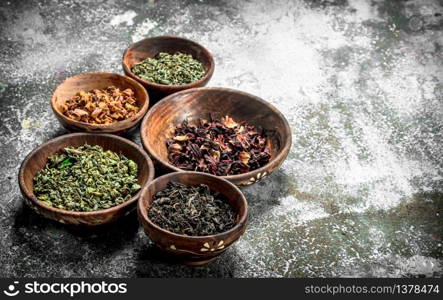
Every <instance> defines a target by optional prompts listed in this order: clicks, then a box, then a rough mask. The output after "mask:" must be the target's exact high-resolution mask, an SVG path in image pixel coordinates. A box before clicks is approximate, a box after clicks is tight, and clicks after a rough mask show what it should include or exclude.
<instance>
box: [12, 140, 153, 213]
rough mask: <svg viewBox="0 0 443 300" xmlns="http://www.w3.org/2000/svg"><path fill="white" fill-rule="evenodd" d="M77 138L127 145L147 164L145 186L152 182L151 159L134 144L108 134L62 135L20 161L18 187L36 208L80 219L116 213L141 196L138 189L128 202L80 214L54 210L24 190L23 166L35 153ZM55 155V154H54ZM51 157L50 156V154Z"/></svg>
mask: <svg viewBox="0 0 443 300" xmlns="http://www.w3.org/2000/svg"><path fill="white" fill-rule="evenodd" d="M77 136H97V137H107V138H111V139H115V140H118V141H119V142H122V143H126V144H127V145H129V146H130V147H133V148H135V149H136V150H137V151H138V152H139V153H140V154H141V155H142V156H143V158H144V160H145V161H146V162H147V164H148V170H149V176H148V179H147V182H146V184H148V183H150V182H152V180H153V179H154V176H155V174H154V173H155V169H154V164H153V163H152V160H151V158H150V157H149V156H148V155H147V153H146V152H145V151H143V149H142V148H141V147H140V146H138V145H137V144H136V143H134V142H132V141H130V140H128V139H125V138H122V137H120V136H117V135H114V134H108V133H101V134H96V133H87V132H77V133H69V134H64V135H61V136H59V137H56V138H53V139H50V140H48V141H46V142H45V143H43V144H41V145H39V146H37V147H36V148H35V149H34V150H32V151H31V152H30V153H29V154H28V155H26V157H25V159H24V160H23V161H22V163H21V165H20V170H19V173H18V179H19V180H18V181H19V187H20V190H21V192H22V193H23V194H24V196H25V197H26V198H28V199H30V200H31V201H32V202H33V203H34V204H36V205H37V206H39V207H41V208H43V209H45V210H49V211H51V212H53V213H56V214H61V215H65V216H72V217H81V216H94V215H101V214H106V213H109V212H114V211H118V210H120V209H122V208H124V207H126V206H129V205H131V204H133V203H134V202H136V201H137V200H138V198H139V197H140V195H141V191H142V189H140V190H139V191H138V192H137V193H136V194H135V195H133V196H132V197H131V198H130V199H129V200H127V201H125V202H123V203H120V204H118V205H116V206H112V207H110V208H106V209H100V210H95V211H87V212H81V211H71V210H66V209H61V208H56V207H53V206H50V205H47V204H45V203H42V202H41V201H39V200H38V199H37V198H36V197H35V195H34V191H33V190H32V191H30V190H29V189H28V188H26V185H25V179H24V172H25V166H26V165H28V164H29V163H32V161H31V157H32V156H33V155H34V154H36V153H37V152H39V151H41V150H42V149H44V148H46V147H47V146H49V145H52V144H54V143H56V142H58V141H60V140H65V139H71V138H73V137H77ZM54 153H55V152H54ZM50 155H51V154H50Z"/></svg>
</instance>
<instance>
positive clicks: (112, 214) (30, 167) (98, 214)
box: [18, 133, 154, 227]
mask: <svg viewBox="0 0 443 300" xmlns="http://www.w3.org/2000/svg"><path fill="white" fill-rule="evenodd" d="M86 143H87V144H89V145H99V146H101V147H103V148H104V149H105V150H111V151H113V152H115V153H119V154H120V153H121V154H123V155H124V156H126V157H127V158H129V159H131V160H133V161H134V162H135V163H136V164H137V166H138V174H137V175H138V184H139V185H140V186H142V188H143V186H144V185H146V184H147V183H149V182H151V181H152V180H153V179H154V166H153V164H152V161H151V159H150V158H149V156H148V155H146V153H145V152H144V151H143V149H141V148H140V147H139V146H137V145H136V144H135V143H133V142H131V141H129V140H126V139H124V138H121V137H119V136H116V135H112V134H92V133H71V134H67V135H63V136H60V137H58V138H55V139H52V140H50V141H48V142H46V143H44V144H43V145H41V146H39V147H37V148H36V149H34V150H33V151H32V152H31V153H30V154H28V156H27V157H26V158H25V159H24V161H23V162H22V165H21V167H20V171H19V175H18V180H19V186H20V190H21V192H22V194H23V196H24V200H25V202H26V204H28V205H29V206H30V207H31V208H32V209H33V210H34V211H36V212H37V213H39V214H41V215H43V216H45V217H47V218H50V219H53V220H56V221H58V222H61V223H65V224H72V225H81V226H84V227H88V226H90V227H92V226H97V225H103V224H106V223H110V222H113V221H115V220H117V219H118V218H120V217H122V216H124V215H127V214H129V213H130V212H131V211H132V210H134V209H135V207H136V202H137V200H138V198H139V196H140V193H141V191H139V192H138V193H137V194H136V195H134V196H133V197H132V198H131V199H130V200H128V201H126V202H124V203H122V204H119V205H117V206H114V207H111V208H108V209H103V210H98V211H93V212H74V211H67V210H63V209H58V208H54V207H52V206H49V205H46V204H44V203H42V202H41V201H38V200H37V198H36V197H35V195H34V192H33V179H34V177H35V176H36V175H37V173H38V172H39V171H40V170H41V169H43V167H44V166H45V165H46V163H47V158H48V157H49V156H50V155H52V154H54V153H57V152H59V151H61V150H62V149H63V148H65V147H67V146H74V147H79V146H82V145H84V144H86Z"/></svg>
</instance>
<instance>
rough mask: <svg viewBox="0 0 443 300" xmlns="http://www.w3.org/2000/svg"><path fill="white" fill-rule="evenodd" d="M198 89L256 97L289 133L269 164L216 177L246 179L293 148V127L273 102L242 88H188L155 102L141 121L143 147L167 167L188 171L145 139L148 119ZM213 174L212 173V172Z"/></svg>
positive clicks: (175, 170)
mask: <svg viewBox="0 0 443 300" xmlns="http://www.w3.org/2000/svg"><path fill="white" fill-rule="evenodd" d="M198 91H225V92H230V93H234V94H241V95H243V96H246V97H249V98H252V99H254V100H255V101H258V102H260V103H262V104H264V105H265V106H266V107H268V108H269V109H271V110H272V111H273V112H274V113H275V114H277V115H278V116H279V118H280V119H281V120H282V121H283V124H284V131H285V133H286V134H287V136H288V138H287V139H286V140H285V141H283V147H282V148H281V150H280V151H279V152H278V153H277V155H275V156H271V159H270V160H269V162H268V163H267V164H265V165H264V166H262V167H260V168H258V169H255V170H252V171H249V172H246V173H241V174H236V175H227V176H216V177H220V178H224V179H227V180H242V179H244V177H250V176H255V175H256V174H259V173H262V172H266V171H267V169H268V166H270V165H271V164H273V163H278V162H279V161H281V160H283V159H284V158H285V157H286V155H287V154H288V153H289V150H290V148H291V145H292V133H291V128H290V126H289V123H288V121H287V120H286V118H285V116H284V115H283V114H282V113H281V112H280V111H279V110H278V109H277V108H276V107H275V106H273V105H272V104H271V103H269V102H267V101H265V100H263V99H261V98H260V97H258V96H255V95H252V94H250V93H247V92H243V91H240V90H236V89H231V88H222V87H197V88H192V89H187V90H183V91H180V92H177V93H174V94H171V95H169V96H166V97H164V98H163V99H161V100H160V101H158V102H157V103H155V104H154V105H153V106H152V107H151V109H149V111H148V112H147V113H146V115H145V116H144V118H143V121H142V123H141V126H140V137H141V141H142V144H143V147H144V148H145V149H146V150H147V152H148V153H149V155H150V156H152V157H153V158H154V159H155V160H156V161H158V162H159V163H160V164H161V165H162V166H164V167H166V168H167V169H170V170H171V169H172V170H173V171H174V172H187V171H186V170H182V169H180V168H178V167H176V166H174V165H173V164H171V163H170V162H169V161H166V160H164V159H162V158H161V157H160V156H158V155H157V153H156V152H155V151H154V150H153V149H152V148H151V147H150V145H149V143H148V141H147V140H145V134H144V132H145V131H146V130H147V128H148V126H149V125H148V124H149V122H148V120H149V119H150V118H151V116H152V115H154V114H155V110H156V109H157V108H158V107H160V106H161V105H162V104H164V103H166V102H167V101H170V99H172V98H175V97H180V96H182V95H184V94H187V93H189V94H193V93H194V92H198ZM199 173H204V174H210V173H205V172H199ZM211 175H212V174H211Z"/></svg>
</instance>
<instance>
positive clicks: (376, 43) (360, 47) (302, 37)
mask: <svg viewBox="0 0 443 300" xmlns="http://www.w3.org/2000/svg"><path fill="white" fill-rule="evenodd" d="M58 2H59V3H60V4H59V5H53V4H51V3H52V2H51V1H33V2H31V1H26V2H24V3H22V2H20V1H9V2H7V1H1V3H0V22H1V29H0V32H1V40H2V42H1V43H0V69H1V72H0V98H1V104H0V107H1V111H0V119H1V125H0V132H1V134H0V148H1V156H2V157H1V159H0V170H1V174H2V175H3V176H2V177H1V178H0V181H1V182H0V194H1V200H0V212H1V221H0V248H1V251H0V264H1V265H0V266H1V268H0V275H1V276H73V277H78V276H93V277H98V276H112V277H137V276H151V277H156V276H183V277H231V276H235V277H252V276H254V277H255V276H257V277H262V276H275V277H280V276H441V275H442V272H443V271H442V269H443V266H442V263H443V260H442V257H443V252H442V251H443V248H442V233H443V220H442V214H443V211H442V209H443V204H442V202H443V197H442V192H443V184H442V182H443V160H442V154H443V152H442V143H443V130H442V129H443V121H442V120H443V118H442V117H443V98H442V95H443V94H442V91H443V83H442V77H443V76H442V75H443V65H442V64H443V57H442V47H443V34H442V30H443V25H442V24H443V17H442V13H443V7H442V4H441V1H432V0H430V1H420V0H415V1H356V0H353V1H351V0H349V1H346V0H341V1H319V0H318V1H289V0H288V1H283V0H281V1H255V2H253V1H203V0H202V1H172V0H169V1H141V0H140V1H133V2H129V1H87V0H83V1H81V0H64V1H58ZM163 34H168V35H180V36H184V37H188V38H190V39H193V40H196V41H198V42H200V43H202V44H203V45H205V46H206V47H208V48H209V49H210V50H211V51H212V53H213V54H214V57H215V61H216V70H215V74H214V77H213V79H212V80H211V82H210V83H209V86H223V87H231V88H237V89H241V90H244V91H247V92H251V93H253V94H256V95H258V96H261V97H262V98H264V99H266V100H267V101H269V102H271V103H272V104H274V105H275V106H276V107H277V108H279V109H280V110H281V111H282V112H283V113H284V114H285V115H286V117H287V119H288V121H289V122H290V124H291V127H292V130H293V147H292V150H291V153H290V154H289V157H288V159H287V160H286V162H285V163H284V165H283V167H282V168H281V169H280V170H279V171H278V172H276V173H275V174H273V175H272V176H270V177H269V178H267V179H266V180H265V181H263V182H260V183H258V184H256V185H254V186H251V187H248V188H245V189H243V191H244V193H245V195H246V197H247V199H248V200H249V203H250V206H251V223H250V226H249V228H248V230H247V232H246V234H245V235H244V237H243V238H242V239H241V241H239V242H238V243H237V244H236V245H235V246H233V247H232V248H230V249H228V250H227V252H226V253H225V254H224V255H223V257H222V258H221V259H219V260H218V261H216V262H213V263H211V264H209V265H206V266H202V267H195V268H193V267H186V266H181V265H174V264H170V263H168V262H165V261H164V260H162V258H161V257H159V256H158V255H157V253H156V252H155V251H154V248H153V247H152V245H151V244H150V242H149V240H148V238H146V237H145V236H144V234H143V233H142V231H141V230H140V229H139V228H138V225H137V221H136V218H135V216H131V217H129V218H127V219H125V220H122V221H121V222H119V223H118V224H115V225H113V226H111V227H109V228H105V229H101V230H98V231H94V232H86V233H85V232H77V231H74V230H72V229H69V228H66V227H64V226H61V225H59V224H56V223H53V222H51V221H48V220H46V219H43V218H41V217H39V216H37V215H36V214H34V213H33V212H31V211H30V210H29V209H27V208H26V207H24V206H23V202H22V197H21V196H20V193H19V189H18V184H17V179H16V176H17V171H18V168H19V164H20V162H21V161H22V159H23V158H24V157H25V155H26V154H27V153H29V152H30V151H31V150H32V149H33V148H34V147H36V146H37V145H39V144H41V143H43V142H44V141H47V140H48V139H50V138H53V137H55V136H59V135H61V134H64V133H66V132H65V131H64V130H63V129H62V128H61V127H60V125H59V124H58V123H57V121H56V119H55V117H54V116H53V115H52V112H51V110H50V106H49V99H50V96H51V93H52V91H53V90H54V88H55V87H56V85H57V84H58V83H60V82H61V81H62V80H63V79H64V78H65V77H67V76H71V75H73V74H77V73H81V72H86V71H111V72H118V73H122V69H121V57H122V53H123V51H124V49H125V48H126V47H127V46H128V45H129V44H130V43H132V42H133V41H137V40H139V39H141V38H143V37H147V36H155V35H163ZM130 138H132V139H133V140H135V141H136V142H138V143H139V142H140V141H139V137H138V133H137V132H136V133H135V134H134V135H133V136H131V137H130Z"/></svg>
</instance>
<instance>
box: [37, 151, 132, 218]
mask: <svg viewBox="0 0 443 300" xmlns="http://www.w3.org/2000/svg"><path fill="white" fill-rule="evenodd" d="M139 189H140V186H139V185H138V184H137V164H136V163H135V162H133V161H132V160H130V159H128V158H126V157H125V156H123V155H118V154H116V153H114V152H112V151H109V150H107V151H105V150H103V148H102V147H100V146H97V145H96V146H91V145H83V146H80V147H78V148H74V147H66V148H64V149H63V150H62V151H61V152H60V153H57V154H54V155H51V156H50V157H49V158H48V162H47V164H46V166H45V168H44V169H43V170H41V171H40V172H39V173H38V174H37V176H35V178H34V194H35V195H36V197H37V199H38V200H40V201H42V202H44V203H45V204H48V205H50V206H53V207H56V208H60V209H65V210H70V211H81V212H87V211H96V210H100V209H106V208H110V207H113V206H116V205H118V204H121V203H123V202H125V201H127V200H129V199H130V198H131V197H132V195H133V194H134V193H135V192H137V191H138V190H139Z"/></svg>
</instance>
